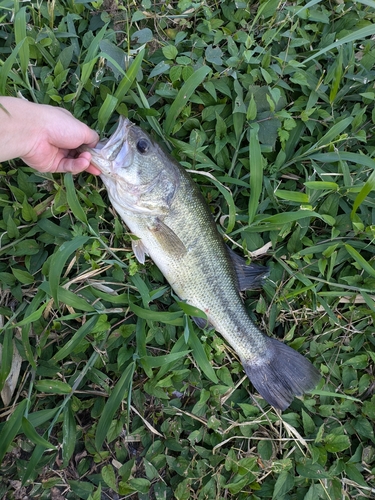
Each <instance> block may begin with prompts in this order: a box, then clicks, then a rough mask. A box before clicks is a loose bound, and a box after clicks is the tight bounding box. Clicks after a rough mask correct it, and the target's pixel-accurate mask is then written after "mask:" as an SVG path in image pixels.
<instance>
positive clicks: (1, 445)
mask: <svg viewBox="0 0 375 500" xmlns="http://www.w3.org/2000/svg"><path fill="white" fill-rule="evenodd" d="M28 404H29V401H28V399H24V400H23V401H21V403H20V404H19V405H18V406H17V408H16V409H15V410H14V412H13V413H12V415H11V416H10V417H9V419H8V420H7V421H6V422H5V424H4V426H3V427H2V429H1V439H0V463H1V462H2V461H3V458H4V456H5V454H6V452H7V451H8V448H9V446H10V444H11V442H12V441H13V439H14V438H15V437H16V435H17V433H18V432H19V430H20V429H21V426H22V418H23V416H24V413H25V410H26V408H27V405H28Z"/></svg>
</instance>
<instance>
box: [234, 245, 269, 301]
mask: <svg viewBox="0 0 375 500" xmlns="http://www.w3.org/2000/svg"><path fill="white" fill-rule="evenodd" d="M227 249H228V252H229V256H230V258H231V259H232V262H233V265H234V269H235V271H236V275H237V281H238V287H239V290H240V291H243V290H253V289H254V288H260V287H261V286H262V283H263V280H264V279H265V278H267V276H268V274H269V269H268V268H267V267H265V266H261V265H259V264H246V260H245V259H244V258H243V257H241V256H240V255H237V254H236V252H234V251H233V250H232V249H231V248H229V247H228V246H227Z"/></svg>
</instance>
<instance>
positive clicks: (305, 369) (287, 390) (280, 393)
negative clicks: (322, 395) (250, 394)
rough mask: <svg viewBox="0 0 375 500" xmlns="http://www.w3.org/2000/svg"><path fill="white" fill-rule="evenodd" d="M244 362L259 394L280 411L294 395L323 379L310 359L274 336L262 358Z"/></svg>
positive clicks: (268, 339) (289, 402) (303, 391)
mask: <svg viewBox="0 0 375 500" xmlns="http://www.w3.org/2000/svg"><path fill="white" fill-rule="evenodd" d="M242 363H243V366H244V369H245V372H246V375H247V376H248V377H249V379H250V380H251V382H252V384H253V386H254V387H255V388H256V389H257V391H258V392H259V394H260V395H261V396H262V397H263V398H264V399H265V400H266V401H267V403H269V404H270V405H272V406H274V407H275V408H278V409H280V410H285V409H286V408H287V407H288V406H289V405H290V404H291V402H292V401H293V399H294V396H302V394H304V393H305V392H306V391H310V390H312V389H314V387H315V386H316V385H317V383H318V382H319V380H320V378H321V375H320V373H319V371H318V370H317V369H316V368H315V367H314V366H313V365H312V364H311V363H310V361H308V360H307V359H306V358H304V357H303V356H302V355H301V354H299V353H298V352H297V351H295V350H294V349H292V348H291V347H288V346H287V345H286V344H283V343H282V342H279V341H278V340H276V339H273V338H271V337H268V338H267V351H266V353H265V355H264V356H262V357H261V359H257V360H255V361H251V362H250V361H246V360H242Z"/></svg>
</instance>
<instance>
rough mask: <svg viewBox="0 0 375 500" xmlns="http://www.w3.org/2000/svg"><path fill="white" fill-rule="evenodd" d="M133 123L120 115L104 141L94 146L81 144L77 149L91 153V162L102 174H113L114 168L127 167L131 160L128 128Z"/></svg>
mask: <svg viewBox="0 0 375 500" xmlns="http://www.w3.org/2000/svg"><path fill="white" fill-rule="evenodd" d="M132 126H133V123H132V122H131V121H130V120H128V118H125V117H123V116H120V118H119V122H118V125H117V128H116V130H115V132H114V133H113V134H112V135H111V137H110V138H109V139H107V140H106V141H100V142H98V144H97V145H96V147H95V148H89V147H87V146H81V147H80V148H79V149H78V150H79V151H88V152H89V153H91V163H92V164H93V165H94V166H95V167H96V168H97V169H98V170H100V172H101V173H102V175H104V176H113V175H114V174H115V173H116V170H117V169H118V168H121V167H127V166H129V165H130V164H131V162H132V155H131V154H130V153H131V151H130V148H129V145H128V135H129V130H130V128H131V127H132Z"/></svg>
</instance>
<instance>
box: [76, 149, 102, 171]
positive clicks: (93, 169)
mask: <svg viewBox="0 0 375 500" xmlns="http://www.w3.org/2000/svg"><path fill="white" fill-rule="evenodd" d="M78 158H87V160H88V161H89V162H90V165H89V167H88V168H87V169H86V170H87V172H89V173H90V174H94V175H100V174H101V171H100V170H99V169H98V168H96V167H95V165H93V164H92V163H91V154H90V153H89V152H88V151H85V152H84V153H81V154H80V155H79V156H78Z"/></svg>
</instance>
